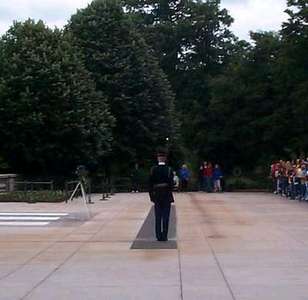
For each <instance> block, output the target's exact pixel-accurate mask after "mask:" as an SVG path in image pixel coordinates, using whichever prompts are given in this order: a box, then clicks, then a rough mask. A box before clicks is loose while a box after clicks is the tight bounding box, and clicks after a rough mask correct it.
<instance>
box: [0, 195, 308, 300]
mask: <svg viewBox="0 0 308 300" xmlns="http://www.w3.org/2000/svg"><path fill="white" fill-rule="evenodd" d="M100 198H101V195H95V196H93V200H94V204H93V205H88V206H87V207H86V206H85V205H84V204H83V203H82V201H81V200H80V199H76V200H74V201H73V202H71V203H54V204H51V203H36V204H27V203H0V299H1V300H15V299H16V300H17V299H25V300H54V299H58V300H67V299H74V300H79V299H80V300H87V299H90V300H92V299H93V300H94V299H95V300H96V299H104V300H109V299H110V300H118V299H119V300H154V299H155V300H156V299H159V300H180V299H185V300H199V299H200V300H235V299H236V300H273V299H275V300H307V299H308V250H307V248H308V204H307V203H303V202H297V201H291V200H287V199H285V198H281V197H277V196H275V195H272V194H269V193H215V194H214V193H213V194H207V193H201V192H199V193H175V205H174V207H173V211H172V214H171V224H170V234H169V241H168V242H157V241H155V238H154V228H153V215H152V210H151V206H152V204H151V202H150V201H149V198H148V195H147V194H145V193H131V194H125V193H123V194H116V195H114V196H113V197H112V198H111V199H109V200H108V201H101V200H100ZM88 210H89V211H90V216H91V217H90V218H87V217H86V216H87V215H88Z"/></svg>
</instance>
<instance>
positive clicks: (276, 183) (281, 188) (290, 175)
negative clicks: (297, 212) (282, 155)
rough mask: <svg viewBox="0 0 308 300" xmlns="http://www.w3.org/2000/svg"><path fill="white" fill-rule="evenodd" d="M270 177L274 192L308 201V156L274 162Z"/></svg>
mask: <svg viewBox="0 0 308 300" xmlns="http://www.w3.org/2000/svg"><path fill="white" fill-rule="evenodd" d="M271 178H272V181H273V191H274V193H275V194H278V195H281V196H285V197H288V198H290V199H297V200H299V201H308V158H307V159H306V160H304V159H296V160H292V161H284V160H280V161H277V162H274V163H273V164H272V165H271Z"/></svg>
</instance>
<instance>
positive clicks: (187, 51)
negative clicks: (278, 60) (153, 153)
mask: <svg viewBox="0 0 308 300" xmlns="http://www.w3.org/2000/svg"><path fill="white" fill-rule="evenodd" d="M125 3H126V7H127V10H128V11H129V12H130V13H131V14H132V16H133V19H134V21H135V23H136V24H138V26H139V30H140V31H141V32H142V33H143V35H144V36H145V38H146V40H147V42H148V43H149V44H150V45H151V46H152V47H153V49H154V51H155V54H156V55H157V56H158V57H159V61H160V65H161V67H162V68H163V70H164V71H165V73H166V74H167V76H168V79H169V81H170V83H171V85H172V89H173V91H174V92H175V94H176V103H175V106H176V108H177V111H178V112H179V114H180V120H181V134H182V138H183V141H184V144H185V145H186V147H187V149H189V151H187V152H188V153H189V152H190V153H193V155H194V156H196V155H201V152H202V151H199V150H200V149H198V148H199V147H204V143H205V141H204V134H203V133H204V130H206V128H207V126H208V123H207V120H208V116H207V111H208V105H209V97H210V95H209V81H210V78H211V77H212V76H216V75H217V74H219V73H220V72H221V71H222V70H223V68H224V66H225V65H227V63H228V62H229V60H230V57H231V56H232V54H233V51H234V50H233V48H234V42H235V40H236V38H235V37H234V36H233V34H232V33H231V32H230V30H229V26H230V25H231V23H232V21H233V19H232V18H231V17H230V16H229V15H228V13H227V11H226V10H225V9H221V8H220V1H219V0H211V1H206V2H203V1H192V0H188V1H187V0H183V1H182V0H177V1H172V0H160V1H157V0H126V1H125ZM201 145H202V146H201ZM203 152H204V151H203Z"/></svg>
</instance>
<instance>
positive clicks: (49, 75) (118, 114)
mask: <svg viewBox="0 0 308 300" xmlns="http://www.w3.org/2000/svg"><path fill="white" fill-rule="evenodd" d="M287 13H288V15H289V19H288V20H287V21H286V22H285V23H283V24H282V27H281V31H279V32H252V33H251V42H250V43H249V42H246V41H240V40H239V39H238V38H236V37H235V36H234V35H233V34H232V32H231V31H230V25H231V24H232V21H233V19H232V17H231V16H230V15H229V14H228V12H227V11H226V10H225V9H223V8H221V4H220V1H219V0H207V1H200V0H197V1H193V0H160V1H158V0H125V1H124V2H123V3H121V4H120V2H119V1H112V0H109V1H102V0H94V1H93V2H92V3H91V4H89V6H88V7H87V8H85V9H82V10H79V11H78V12H77V13H76V14H75V15H73V16H72V17H71V20H70V21H69V23H68V25H67V26H66V28H65V30H64V32H61V31H59V30H50V29H48V28H46V26H45V25H44V24H43V23H42V22H38V23H35V22H33V21H27V22H25V23H23V24H21V23H15V24H14V25H13V26H12V28H11V29H10V30H9V31H8V32H7V34H6V35H4V36H3V37H2V38H1V39H0V101H1V102H0V140H1V147H0V168H4V166H5V167H7V164H9V165H10V166H11V167H13V168H14V170H15V169H16V170H21V171H28V170H32V169H33V168H35V169H36V170H38V171H45V170H46V169H49V168H51V169H53V170H54V171H55V172H63V170H66V169H67V168H71V167H72V165H74V164H77V163H79V162H81V161H90V162H93V163H94V164H99V163H102V162H104V163H106V162H108V164H109V165H112V166H117V169H118V170H119V169H121V168H122V167H123V168H122V169H125V167H127V166H128V165H129V164H130V163H133V162H136V161H140V160H142V161H149V160H150V158H151V156H152V154H153V151H154V149H155V147H156V146H157V145H159V144H165V143H166V141H167V140H166V138H167V137H168V138H169V140H168V142H167V146H169V147H170V149H171V150H172V152H177V153H178V154H179V152H183V153H182V154H184V155H185V160H186V161H189V162H190V163H192V165H197V164H198V163H199V162H200V161H201V160H211V161H218V162H220V163H222V164H223V165H224V167H225V169H228V170H232V168H233V167H234V166H240V167H241V168H244V169H246V170H253V169H255V167H257V166H264V165H266V164H267V163H268V162H269V161H272V160H273V159H276V158H283V157H285V158H290V157H291V158H292V156H294V157H295V156H297V155H304V154H305V153H306V154H307V148H308V139H307V134H308V121H307V115H308V56H307V53H308V3H307V1H306V0H288V10H287ZM113 118H114V120H115V123H114V126H113ZM112 138H113V140H112ZM2 141H5V142H4V143H3V142H2ZM110 150H112V151H110ZM178 157H179V155H177V158H178ZM183 160H184V158H183Z"/></svg>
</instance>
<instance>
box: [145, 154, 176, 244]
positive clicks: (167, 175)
mask: <svg viewBox="0 0 308 300" xmlns="http://www.w3.org/2000/svg"><path fill="white" fill-rule="evenodd" d="M157 162H158V164H157V165H156V166H153V167H152V168H151V173H150V179H149V194H150V199H151V201H152V202H153V203H154V210H155V233H156V238H157V240H158V241H167V240H168V228H169V216H170V209H171V203H172V202H174V199H173V195H172V189H173V172H172V170H171V168H170V167H169V166H167V164H166V162H167V152H166V151H164V150H160V151H158V153H157Z"/></svg>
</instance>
